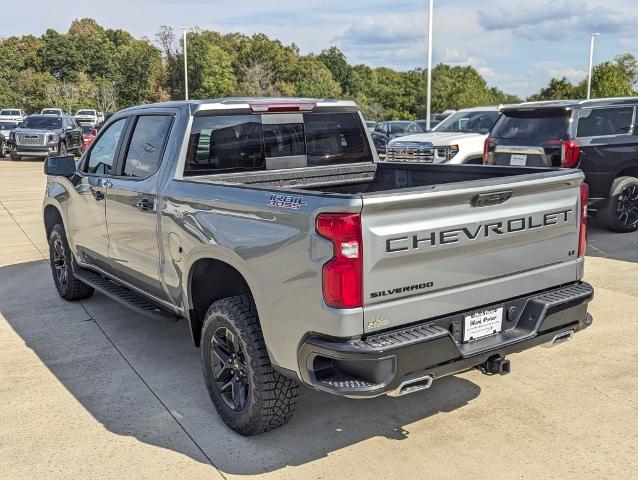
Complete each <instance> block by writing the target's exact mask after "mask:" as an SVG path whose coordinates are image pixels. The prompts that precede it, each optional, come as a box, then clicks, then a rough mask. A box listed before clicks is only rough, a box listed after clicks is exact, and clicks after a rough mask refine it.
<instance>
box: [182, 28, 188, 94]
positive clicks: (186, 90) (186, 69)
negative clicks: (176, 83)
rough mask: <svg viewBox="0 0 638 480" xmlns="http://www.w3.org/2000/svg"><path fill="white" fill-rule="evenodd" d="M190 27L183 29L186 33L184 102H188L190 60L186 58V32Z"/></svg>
mask: <svg viewBox="0 0 638 480" xmlns="http://www.w3.org/2000/svg"><path fill="white" fill-rule="evenodd" d="M188 29H189V27H182V30H183V31H184V100H188V58H187V56H186V32H188Z"/></svg>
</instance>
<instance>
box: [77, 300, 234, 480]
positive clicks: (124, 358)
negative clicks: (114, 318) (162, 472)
mask: <svg viewBox="0 0 638 480" xmlns="http://www.w3.org/2000/svg"><path fill="white" fill-rule="evenodd" d="M80 305H82V308H83V309H84V311H85V312H86V314H87V315H89V317H90V319H91V320H92V321H93V322H94V323H95V325H96V326H97V328H98V329H99V330H100V331H101V332H102V335H104V337H105V338H106V339H107V340H108V341H109V343H110V344H111V346H112V347H113V348H114V349H115V351H116V352H117V353H118V354H119V355H120V357H122V360H124V362H126V364H127V365H128V366H129V368H130V369H131V370H133V372H134V373H135V375H137V378H139V379H140V381H141V382H142V383H143V384H144V385H145V386H146V388H147V389H148V390H149V392H151V394H152V395H153V396H154V397H155V398H156V399H157V401H158V402H159V403H160V405H162V407H164V409H165V410H166V411H167V412H168V414H169V415H170V416H171V417H172V418H173V420H175V422H176V423H177V425H179V427H180V428H181V429H182V431H183V432H184V434H186V436H187V437H188V438H189V439H190V440H191V442H193V445H195V447H197V449H198V450H199V451H200V453H201V454H202V455H203V456H204V458H206V460H208V463H210V465H211V467H213V468H214V469H216V470H217V471H218V472H219V474H220V475H221V476H222V478H224V479H225V478H226V476H225V475H224V472H222V471H221V470H220V469H219V468H217V467H216V466H215V464H214V463H213V460H212V459H211V458H210V457H209V456H208V455H207V454H206V452H205V451H204V449H203V448H202V447H200V446H199V444H198V443H197V441H196V440H195V439H194V438H193V436H192V435H191V434H190V433H189V432H188V430H186V428H185V427H184V425H182V423H181V422H180V421H179V420H178V419H177V417H176V416H175V415H173V412H171V410H170V408H168V406H167V405H166V404H165V403H164V402H163V401H162V399H161V398H160V397H159V395H157V393H155V391H154V390H153V389H152V388H151V386H150V385H149V384H148V383H147V382H146V380H144V378H143V377H142V375H140V373H139V372H138V371H137V370H136V369H135V367H134V366H133V365H132V364H131V362H129V360H128V359H127V358H126V357H125V356H124V354H123V353H122V351H121V350H120V349H119V348H117V345H115V343H114V342H113V340H111V337H109V336H108V335H107V333H106V332H105V331H104V329H103V328H102V326H101V325H100V324H99V322H98V321H97V320H96V319H95V318H93V316H92V315H91V314H90V313H89V311H88V310H87V309H86V307H85V306H84V304H83V303H82V302H80Z"/></svg>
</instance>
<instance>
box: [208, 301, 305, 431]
mask: <svg viewBox="0 0 638 480" xmlns="http://www.w3.org/2000/svg"><path fill="white" fill-rule="evenodd" d="M201 355H202V369H203V372H204V380H205V382H206V388H207V389H208V393H209V395H210V398H211V400H212V402H213V404H214V405H215V409H216V410H217V413H218V414H219V416H220V417H221V419H222V420H223V421H224V423H226V425H228V426H229V427H230V428H231V429H233V430H234V431H235V432H237V433H239V434H240V435H244V436H250V435H255V434H258V433H262V432H266V431H268V430H272V429H274V428H277V427H280V426H281V425H283V424H285V423H286V422H288V420H290V418H291V417H292V415H293V413H294V411H295V407H296V405H297V395H298V390H299V386H298V384H297V382H296V381H295V380H293V379H290V378H287V377H284V376H283V375H281V374H279V373H278V372H276V371H275V370H274V369H273V367H272V365H271V363H270V359H269V357H268V352H267V351H266V345H265V343H264V338H263V335H262V333H261V328H260V325H259V318H258V317H257V312H256V308H255V305H254V303H253V301H252V299H251V298H250V297H249V296H248V295H238V296H235V297H228V298H224V299H222V300H218V301H217V302H214V303H213V304H212V305H211V306H210V308H209V309H208V312H207V313H206V318H205V320H204V326H203V328H202V342H201Z"/></svg>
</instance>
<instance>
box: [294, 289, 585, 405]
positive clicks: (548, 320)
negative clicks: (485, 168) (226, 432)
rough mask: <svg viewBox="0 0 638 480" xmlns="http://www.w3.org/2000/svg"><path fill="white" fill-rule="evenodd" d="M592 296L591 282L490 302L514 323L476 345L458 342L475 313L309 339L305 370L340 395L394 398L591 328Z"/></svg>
mask: <svg viewBox="0 0 638 480" xmlns="http://www.w3.org/2000/svg"><path fill="white" fill-rule="evenodd" d="M593 295H594V290H593V288H592V287H591V285H589V284H587V283H584V282H579V283H575V284H573V285H569V286H564V287H560V288H554V289H551V290H547V291H544V292H541V293H537V294H535V295H530V296H527V297H523V298H516V299H511V300H508V301H504V302H500V303H498V304H494V305H487V306H485V307H484V308H490V307H494V308H496V307H503V311H504V312H508V311H510V309H511V308H512V307H514V308H515V310H512V311H511V315H510V316H511V319H507V317H506V318H504V319H503V331H502V332H501V333H499V334H496V335H493V336H490V337H486V338H482V339H480V340H477V341H474V342H471V343H461V342H460V331H462V319H463V316H464V313H469V312H460V313H458V314H455V315H451V316H448V317H444V318H439V319H435V320H428V321H424V322H421V323H418V324H414V325H411V326H409V327H404V328H401V329H395V330H390V331H385V332H383V333H377V334H374V335H369V336H367V337H363V338H360V339H338V338H329V337H325V336H321V335H310V336H308V337H307V338H306V340H305V341H304V342H303V343H302V344H301V346H300V348H299V351H298V361H299V371H300V374H301V378H302V380H303V382H304V383H306V384H307V385H309V386H311V387H313V388H316V389H318V390H323V391H326V392H329V393H333V394H336V395H344V396H348V397H355V398H365V397H375V396H378V395H382V394H387V393H393V392H395V391H397V390H398V389H399V387H400V386H401V385H402V384H404V383H405V382H407V381H410V380H413V379H420V378H424V377H430V378H433V379H436V378H440V377H443V376H446V375H450V374H454V373H459V372H463V371H466V370H469V369H471V368H473V367H475V366H477V365H480V364H483V363H484V362H486V361H487V360H488V359H490V358H493V357H495V356H498V355H500V356H501V357H505V356H506V355H509V354H510V353H516V352H521V351H523V350H527V349H528V348H531V347H535V346H537V345H541V344H546V343H550V342H551V341H552V340H553V339H554V338H555V337H556V336H557V335H560V334H561V333H565V334H566V332H577V331H580V330H582V329H584V328H587V327H588V326H589V325H591V323H592V317H591V316H590V315H589V314H588V313H587V304H588V302H589V301H590V300H591V299H592V298H593ZM459 322H461V324H460V325H459ZM459 329H460V331H459Z"/></svg>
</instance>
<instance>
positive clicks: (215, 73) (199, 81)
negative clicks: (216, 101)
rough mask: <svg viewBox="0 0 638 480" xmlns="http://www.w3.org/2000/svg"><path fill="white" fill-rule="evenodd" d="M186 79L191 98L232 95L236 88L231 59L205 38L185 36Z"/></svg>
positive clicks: (191, 35)
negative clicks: (186, 42) (186, 37)
mask: <svg viewBox="0 0 638 480" xmlns="http://www.w3.org/2000/svg"><path fill="white" fill-rule="evenodd" d="M187 41H188V42H189V43H188V49H187V53H188V79H189V86H190V91H191V96H192V97H193V98H216V97H223V96H228V95H230V94H232V92H234V91H235V89H236V86H237V79H236V78H235V73H234V71H233V61H232V57H231V56H230V54H228V52H226V51H225V50H224V49H223V48H222V47H221V46H219V45H218V44H216V43H212V42H210V37H209V36H208V35H200V34H197V33H194V34H189V35H188V39H187Z"/></svg>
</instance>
